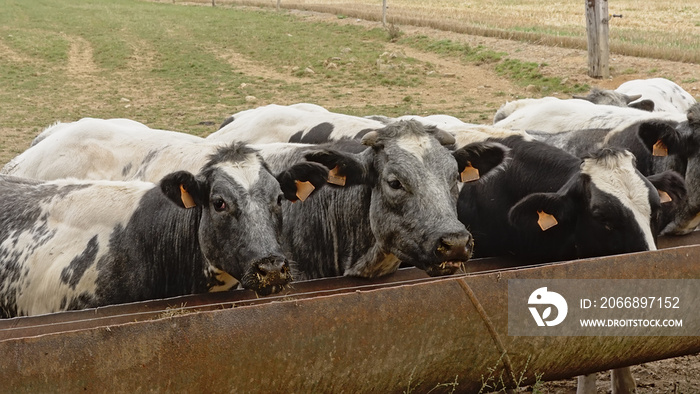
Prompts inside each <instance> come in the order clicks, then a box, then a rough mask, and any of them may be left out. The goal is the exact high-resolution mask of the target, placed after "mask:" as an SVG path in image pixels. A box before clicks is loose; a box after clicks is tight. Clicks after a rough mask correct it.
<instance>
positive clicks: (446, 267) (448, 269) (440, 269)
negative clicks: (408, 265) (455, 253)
mask: <svg viewBox="0 0 700 394" xmlns="http://www.w3.org/2000/svg"><path fill="white" fill-rule="evenodd" d="M465 263H466V261H443V262H442V263H440V264H433V265H428V266H426V267H425V268H423V269H424V270H425V272H426V273H427V274H428V275H430V276H443V275H452V274H454V273H455V272H457V271H458V270H462V271H463V272H464V264H465Z"/></svg>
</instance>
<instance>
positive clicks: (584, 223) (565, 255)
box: [457, 128, 686, 262]
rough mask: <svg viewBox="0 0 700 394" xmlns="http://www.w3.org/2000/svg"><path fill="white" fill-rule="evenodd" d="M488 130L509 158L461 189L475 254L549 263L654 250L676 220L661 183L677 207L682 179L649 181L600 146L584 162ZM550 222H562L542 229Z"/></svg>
mask: <svg viewBox="0 0 700 394" xmlns="http://www.w3.org/2000/svg"><path fill="white" fill-rule="evenodd" d="M482 130H486V133H487V135H489V134H490V135H493V137H488V138H487V139H486V141H490V142H498V143H500V144H502V145H505V146H506V147H508V148H509V155H508V160H507V162H506V164H505V165H504V166H503V167H502V168H501V169H500V170H499V171H493V172H492V174H490V175H489V176H487V177H485V178H484V179H483V180H481V181H480V182H469V183H465V184H464V185H463V187H462V190H461V191H460V194H459V199H458V209H457V211H458V214H459V218H460V221H462V222H463V223H465V224H467V225H468V228H469V230H470V232H471V233H472V235H473V236H474V239H475V240H476V244H475V247H474V256H475V257H489V256H497V255H501V254H504V253H505V254H508V255H511V256H516V257H518V258H523V259H525V260H527V261H538V262H545V261H561V260H570V259H574V258H581V257H595V256H605V255H611V254H619V253H628V252H636V251H644V250H655V248H656V247H655V239H656V236H657V235H658V234H659V232H660V231H661V228H662V226H665V225H666V224H667V222H668V221H669V220H671V218H670V217H669V215H664V214H663V213H664V212H663V210H662V204H661V202H660V194H659V192H657V189H656V186H658V187H659V188H660V189H662V190H663V191H664V192H665V193H667V194H668V196H669V197H670V198H671V199H672V200H671V201H670V202H669V204H671V205H674V204H675V205H676V207H678V204H680V202H682V201H683V199H684V198H685V195H686V190H685V185H684V182H683V179H682V178H681V177H680V176H679V175H678V174H676V173H674V172H672V171H667V172H663V173H661V174H657V175H652V176H650V177H648V178H647V177H644V176H643V175H642V174H641V173H640V172H639V170H638V169H637V168H636V165H635V160H636V159H635V158H634V156H633V155H632V153H630V152H629V151H626V150H620V149H618V148H602V149H599V150H596V151H593V152H590V153H588V154H587V155H584V156H583V157H582V158H579V157H576V156H574V155H572V154H570V153H567V152H565V151H564V150H562V149H559V148H556V147H553V146H551V145H548V144H546V143H544V142H542V141H538V140H535V139H532V138H531V137H529V136H524V135H520V134H517V133H515V134H513V135H508V134H507V133H504V132H502V131H498V130H496V131H495V132H491V131H489V130H488V128H482ZM474 132H475V131H471V132H470V133H474ZM459 140H461V138H458V141H459ZM662 195H663V193H662ZM538 212H541V214H539V215H538ZM552 217H553V218H554V220H555V222H556V224H555V225H554V226H553V227H551V228H548V229H546V230H543V229H542V228H541V227H543V225H541V224H539V223H538V222H540V223H542V222H545V221H547V220H551V218H552ZM553 223H554V222H553Z"/></svg>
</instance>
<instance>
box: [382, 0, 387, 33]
mask: <svg viewBox="0 0 700 394" xmlns="http://www.w3.org/2000/svg"><path fill="white" fill-rule="evenodd" d="M382 26H384V27H386V0H382Z"/></svg>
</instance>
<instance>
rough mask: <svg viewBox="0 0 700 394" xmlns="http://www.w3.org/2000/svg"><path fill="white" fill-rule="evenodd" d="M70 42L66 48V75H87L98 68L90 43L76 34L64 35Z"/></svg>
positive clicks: (78, 76) (75, 76)
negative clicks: (67, 48) (68, 47)
mask: <svg viewBox="0 0 700 394" xmlns="http://www.w3.org/2000/svg"><path fill="white" fill-rule="evenodd" d="M64 37H65V39H66V40H68V42H70V49H69V50H68V64H67V71H68V75H70V76H71V77H74V78H80V77H84V76H89V75H91V74H94V73H96V72H97V71H98V70H99V69H98V67H97V65H96V64H95V61H94V59H93V50H92V45H90V42H88V41H87V40H86V39H84V38H82V37H78V36H68V35H65V36H64Z"/></svg>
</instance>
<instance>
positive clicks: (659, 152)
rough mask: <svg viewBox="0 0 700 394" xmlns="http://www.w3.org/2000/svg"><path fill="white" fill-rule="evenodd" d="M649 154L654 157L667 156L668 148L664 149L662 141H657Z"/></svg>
mask: <svg viewBox="0 0 700 394" xmlns="http://www.w3.org/2000/svg"><path fill="white" fill-rule="evenodd" d="M651 154H652V155H654V156H668V148H667V147H666V144H664V143H663V141H661V140H658V141H656V143H655V144H654V148H653V149H652V152H651Z"/></svg>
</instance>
